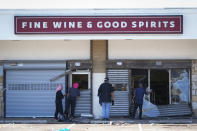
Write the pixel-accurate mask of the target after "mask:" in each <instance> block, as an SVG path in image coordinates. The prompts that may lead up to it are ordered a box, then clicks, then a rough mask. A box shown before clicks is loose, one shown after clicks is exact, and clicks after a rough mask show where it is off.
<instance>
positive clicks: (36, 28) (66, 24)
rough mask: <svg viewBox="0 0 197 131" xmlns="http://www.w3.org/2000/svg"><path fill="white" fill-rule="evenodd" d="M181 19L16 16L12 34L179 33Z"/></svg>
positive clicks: (180, 17)
mask: <svg viewBox="0 0 197 131" xmlns="http://www.w3.org/2000/svg"><path fill="white" fill-rule="evenodd" d="M182 33H183V16H182V15H176V16H15V34H182Z"/></svg>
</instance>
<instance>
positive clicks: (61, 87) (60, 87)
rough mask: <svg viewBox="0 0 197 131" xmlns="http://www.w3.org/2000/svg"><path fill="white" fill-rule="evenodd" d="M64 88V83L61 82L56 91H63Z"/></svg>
mask: <svg viewBox="0 0 197 131" xmlns="http://www.w3.org/2000/svg"><path fill="white" fill-rule="evenodd" d="M62 89H63V86H62V84H59V85H58V87H57V89H56V92H58V91H61V90H62Z"/></svg>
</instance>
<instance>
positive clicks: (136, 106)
mask: <svg viewBox="0 0 197 131" xmlns="http://www.w3.org/2000/svg"><path fill="white" fill-rule="evenodd" d="M138 107H139V109H140V113H139V119H141V118H142V104H137V103H135V104H134V110H133V118H135V114H136V111H137V109H138Z"/></svg>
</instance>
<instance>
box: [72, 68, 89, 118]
mask: <svg viewBox="0 0 197 131" xmlns="http://www.w3.org/2000/svg"><path fill="white" fill-rule="evenodd" d="M90 78H91V77H90V72H89V71H76V72H73V73H72V74H70V81H69V83H70V84H69V85H70V86H69V88H71V87H72V84H73V83H74V82H77V83H79V90H80V97H78V98H77V103H76V109H75V115H76V116H81V115H83V114H84V115H91V114H92V113H91V112H92V110H91V109H92V108H91V103H92V102H91V101H92V99H91V88H90V81H91V80H90Z"/></svg>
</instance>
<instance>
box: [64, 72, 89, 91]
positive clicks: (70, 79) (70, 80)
mask: <svg viewBox="0 0 197 131" xmlns="http://www.w3.org/2000/svg"><path fill="white" fill-rule="evenodd" d="M73 74H77V75H80V74H81V75H82V74H87V75H88V90H90V89H91V72H90V70H77V71H76V72H72V73H70V74H69V80H68V81H69V83H68V85H69V87H68V88H71V87H72V75H73Z"/></svg>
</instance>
